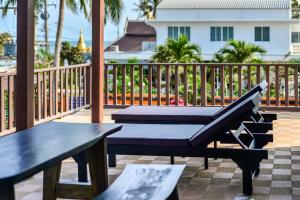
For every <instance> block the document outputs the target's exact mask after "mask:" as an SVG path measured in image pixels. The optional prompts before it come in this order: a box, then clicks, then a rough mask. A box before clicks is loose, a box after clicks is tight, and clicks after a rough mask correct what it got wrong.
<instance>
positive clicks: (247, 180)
mask: <svg viewBox="0 0 300 200" xmlns="http://www.w3.org/2000/svg"><path fill="white" fill-rule="evenodd" d="M243 192H244V194H245V195H248V196H250V195H252V192H253V188H252V172H251V169H244V170H243Z"/></svg>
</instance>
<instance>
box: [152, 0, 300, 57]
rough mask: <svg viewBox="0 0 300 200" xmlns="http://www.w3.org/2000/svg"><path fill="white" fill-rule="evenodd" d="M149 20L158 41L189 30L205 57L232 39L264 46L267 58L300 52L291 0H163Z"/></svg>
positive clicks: (298, 31) (193, 40)
mask: <svg viewBox="0 0 300 200" xmlns="http://www.w3.org/2000/svg"><path fill="white" fill-rule="evenodd" d="M148 24H150V25H152V26H153V27H154V28H155V30H156V33H157V45H161V44H163V43H165V41H166V40H167V38H173V39H176V38H178V36H179V35H180V34H185V35H187V36H188V38H189V39H190V41H191V42H193V43H196V44H198V45H199V46H200V47H201V50H202V55H203V58H204V59H205V60H211V59H212V58H213V55H214V54H215V53H216V52H217V51H218V50H219V49H221V48H222V47H224V45H225V44H226V43H227V41H228V40H230V39H236V40H243V41H247V42H250V43H254V44H257V45H260V46H262V47H263V48H265V49H266V51H267V54H266V55H265V56H264V58H263V59H264V60H267V61H282V60H286V59H290V58H291V57H296V56H297V55H300V45H299V44H300V25H299V20H298V19H292V17H291V2H290V0H214V1H207V0H185V1H177V0H163V1H162V2H161V3H160V4H159V6H158V9H157V17H156V19H153V20H149V21H148Z"/></svg>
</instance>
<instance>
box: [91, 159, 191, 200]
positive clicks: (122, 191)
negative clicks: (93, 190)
mask: <svg viewBox="0 0 300 200" xmlns="http://www.w3.org/2000/svg"><path fill="white" fill-rule="evenodd" d="M184 167H185V165H127V166H126V168H125V169H124V171H123V172H122V174H121V175H120V176H119V177H118V178H117V179H116V180H115V181H114V182H113V183H112V185H111V186H110V187H109V188H108V189H107V190H106V191H105V192H103V193H102V194H101V195H99V196H98V197H96V198H95V199H94V200H123V199H127V200H137V199H147V200H165V199H167V200H178V199H179V197H178V192H177V182H178V180H179V178H180V176H181V174H182V172H183V169H184Z"/></svg>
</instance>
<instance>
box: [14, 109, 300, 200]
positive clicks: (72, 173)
mask: <svg viewBox="0 0 300 200" xmlns="http://www.w3.org/2000/svg"><path fill="white" fill-rule="evenodd" d="M114 111H115V110H105V121H106V122H112V121H111V120H110V115H111V113H112V112H114ZM89 120H90V111H89V110H86V111H82V112H79V113H76V114H74V115H70V116H67V117H64V118H63V119H61V120H60V121H67V122H87V123H88V122H89ZM274 140H275V142H274V143H273V144H271V145H269V148H270V151H269V160H265V161H263V162H262V165H261V174H260V176H259V177H257V178H256V179H255V180H254V182H253V185H254V195H253V196H252V197H251V198H246V197H243V196H242V195H241V191H242V187H241V179H240V177H241V171H240V170H239V168H237V166H236V165H235V164H234V163H233V162H232V161H231V160H227V159H218V160H210V161H209V169H208V170H203V168H204V163H203V159H202V158H176V163H186V164H187V167H186V169H185V171H184V174H183V177H182V178H181V181H180V183H179V194H180V197H181V198H180V199H184V200H192V199H193V200H196V199H201V200H205V199H207V200H220V199H255V200H259V199H263V200H264V199H266V200H267V199H272V200H275V199H276V200H279V199H282V200H292V199H294V200H296V199H300V113H292V112H289V113H287V112H285V113H284V112H281V113H279V120H278V121H276V122H275V123H274ZM128 163H152V164H154V163H160V164H168V163H169V158H168V157H156V156H118V166H117V168H110V169H109V180H110V182H112V181H113V180H114V179H115V178H116V177H117V176H118V174H120V172H121V171H122V169H123V167H124V166H125V165H126V164H128ZM76 172H77V168H76V165H75V163H74V162H73V161H72V160H71V159H70V160H66V161H65V162H64V164H63V170H62V175H61V179H76ZM16 197H17V199H22V200H39V199H42V173H40V174H37V175H36V176H34V177H33V178H31V179H29V180H27V181H25V182H22V183H20V184H18V185H16Z"/></svg>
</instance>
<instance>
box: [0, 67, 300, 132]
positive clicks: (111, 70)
mask: <svg viewBox="0 0 300 200" xmlns="http://www.w3.org/2000/svg"><path fill="white" fill-rule="evenodd" d="M149 72H151V73H149ZM299 72H300V65H299V64H146V65H144V64H143V65H141V64H130V65H124V64H122V65H119V64H111V65H105V68H104V97H105V98H104V103H105V105H106V106H107V107H113V108H116V107H124V106H129V105H166V106H172V105H174V106H218V105H221V106H223V105H227V104H229V103H230V102H232V101H233V100H235V99H236V98H238V97H239V96H241V95H242V94H244V93H245V92H247V91H248V90H249V89H251V88H252V87H253V86H255V85H256V84H257V83H260V82H261V81H262V80H266V81H267V82H268V83H270V84H269V86H268V90H267V91H266V93H265V96H264V98H263V101H262V103H263V108H265V109H277V110H289V111H300V107H299V86H300V85H299ZM15 76H16V74H15V73H0V98H1V102H0V132H1V133H8V132H13V131H14V110H15V108H14V93H15V90H14V86H15V83H14V80H15ZM91 84H92V81H91V65H89V64H84V65H76V66H67V67H58V68H46V69H36V70H35V71H34V88H35V90H34V97H35V104H34V113H35V124H39V123H43V122H45V121H49V120H52V119H56V118H60V117H63V116H65V115H68V114H71V113H73V112H75V111H78V110H81V109H83V108H87V107H89V106H90V104H91Z"/></svg>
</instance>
